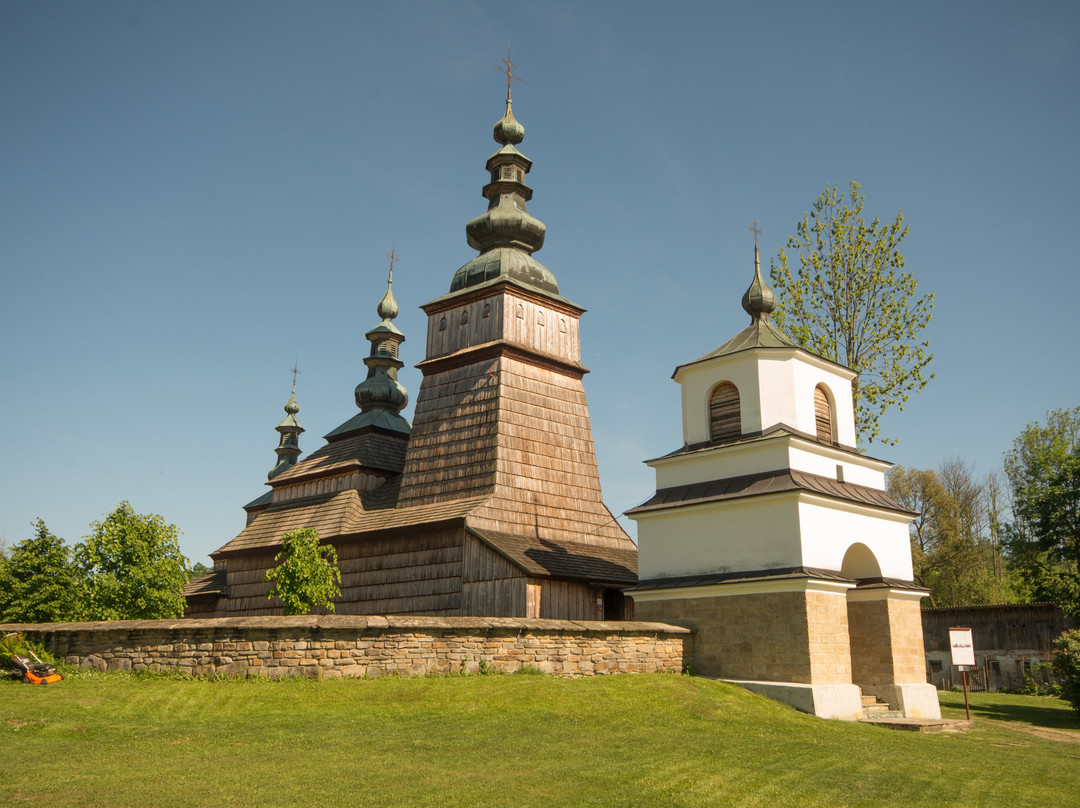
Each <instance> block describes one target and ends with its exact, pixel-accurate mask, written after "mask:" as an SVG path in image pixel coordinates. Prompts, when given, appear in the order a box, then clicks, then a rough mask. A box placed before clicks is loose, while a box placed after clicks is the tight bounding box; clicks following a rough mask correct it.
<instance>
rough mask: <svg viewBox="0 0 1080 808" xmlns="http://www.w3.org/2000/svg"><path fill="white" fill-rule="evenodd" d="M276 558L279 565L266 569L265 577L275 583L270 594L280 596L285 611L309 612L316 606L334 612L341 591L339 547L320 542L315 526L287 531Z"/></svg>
mask: <svg viewBox="0 0 1080 808" xmlns="http://www.w3.org/2000/svg"><path fill="white" fill-rule="evenodd" d="M274 561H276V562H277V566H276V567H275V568H274V569H271V570H267V571H266V580H268V581H273V582H274V585H273V586H272V587H271V588H270V592H269V593H268V594H267V597H268V598H274V597H277V598H280V599H281V601H282V603H284V604H285V614H308V613H309V612H311V611H312V610H313V609H317V608H325V609H328V610H330V611H331V612H332V611H334V604H333V598H336V597H338V596H339V595H340V594H341V588H340V584H341V570H339V569H338V567H337V550H335V549H334V548H333V547H331V546H330V545H325V544H324V545H320V544H319V533H318V531H317V530H315V528H311V527H305V528H301V529H300V530H293V531H292V532H290V533H286V534H285V537H284V539H282V542H281V552H280V553H278V554H277V555H276V556H275V557H274Z"/></svg>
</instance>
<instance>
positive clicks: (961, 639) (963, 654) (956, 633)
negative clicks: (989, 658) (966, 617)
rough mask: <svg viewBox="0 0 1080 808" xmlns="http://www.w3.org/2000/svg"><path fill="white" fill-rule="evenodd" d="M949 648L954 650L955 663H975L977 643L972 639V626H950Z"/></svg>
mask: <svg viewBox="0 0 1080 808" xmlns="http://www.w3.org/2000/svg"><path fill="white" fill-rule="evenodd" d="M949 648H950V649H951V650H952V664H953V665H958V666H959V665H969V666H972V667H974V665H975V644H974V642H973V641H972V639H971V629H970V628H950V629H949Z"/></svg>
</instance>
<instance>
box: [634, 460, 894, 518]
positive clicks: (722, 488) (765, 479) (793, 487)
mask: <svg viewBox="0 0 1080 808" xmlns="http://www.w3.org/2000/svg"><path fill="white" fill-rule="evenodd" d="M787 491H807V492H810V493H814V494H821V495H822V496H826V497H829V498H831V499H839V500H844V501H845V502H854V503H856V504H859V505H869V506H870V507H873V508H881V509H884V510H889V511H894V512H895V513H900V514H904V515H905V516H907V515H909V514H911V513H912V511H909V510H907V509H906V508H904V507H903V506H902V505H901V504H900V503H898V502H897V501H896V500H894V499H893V498H892V497H890V496H889V495H888V494H886V493H885V492H884V491H881V490H880V489H877V488H870V487H869V486H865V485H857V484H855V483H847V482H839V481H838V480H834V479H832V478H831V477H823V476H821V475H819V474H809V473H807V472H805V471H797V470H795V469H779V470H776V471H763V472H760V473H758V474H746V475H742V476H740V477H727V478H725V479H722V480H709V481H706V482H700V483H691V484H689V485H675V486H671V487H670V488H661V489H660V490H658V491H657V492H656V493H655V494H653V496H652V497H651V498H650V499H649V500H647V501H646V502H643V503H642V504H641V505H638V506H637V507H636V508H631V509H630V510H629V511H627V513H628V514H635V513H647V512H649V511H658V510H663V509H665V508H673V507H676V506H683V505H697V504H702V503H706V502H719V501H722V500H728V499H739V498H742V497H755V496H762V495H765V494H779V493H783V492H787Z"/></svg>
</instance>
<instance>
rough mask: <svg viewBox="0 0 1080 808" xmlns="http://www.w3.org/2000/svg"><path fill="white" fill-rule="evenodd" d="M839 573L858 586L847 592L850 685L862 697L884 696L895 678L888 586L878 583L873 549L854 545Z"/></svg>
mask: <svg viewBox="0 0 1080 808" xmlns="http://www.w3.org/2000/svg"><path fill="white" fill-rule="evenodd" d="M840 571H841V573H842V574H843V576H844V577H845V578H852V579H854V580H855V581H856V582H857V584H858V585H857V586H855V587H854V588H852V589H849V590H848V593H847V617H848V641H849V644H850V647H851V683H852V684H856V685H858V686H859V687H860V688H862V692H863V694H864V695H870V694H874V695H883V696H884V695H885V694H886V693H887V687H886V686H887V685H891V684H892V683H893V682H894V681H895V676H894V671H893V663H892V660H893V649H892V631H891V625H890V619H889V600H888V592H889V587H888V586H887V585H886V584H885V583H884V581H882V578H881V564H879V563H878V560H877V557H876V556H875V555H874V551H873V550H871V549H870V548H869V547H867V546H866V545H865V544H862V543H861V542H856V543H854V544H852V545H851V546H850V547H848V549H847V552H845V553H844V561H843V563H842V565H841V567H840Z"/></svg>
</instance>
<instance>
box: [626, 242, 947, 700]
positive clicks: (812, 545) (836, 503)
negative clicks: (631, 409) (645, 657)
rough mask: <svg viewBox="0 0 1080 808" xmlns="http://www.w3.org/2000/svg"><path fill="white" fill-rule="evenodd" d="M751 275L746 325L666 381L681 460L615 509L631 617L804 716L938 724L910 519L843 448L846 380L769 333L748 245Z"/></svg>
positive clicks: (703, 666)
mask: <svg viewBox="0 0 1080 808" xmlns="http://www.w3.org/2000/svg"><path fill="white" fill-rule="evenodd" d="M754 265H755V267H754V280H753V282H752V283H751V284H750V288H749V289H747V291H746V294H745V295H743V300H742V304H743V308H744V309H745V310H746V311H747V313H748V314H749V315H750V319H751V322H750V325H748V326H747V327H746V328H744V329H743V330H742V331H740V332H739V333H738V334H736V335H735V336H734V337H733V338H732V339H730V340H728V341H727V342H726V343H724V344H723V345H722V346H720V347H719V348H717V349H716V350H715V351H713V352H711V353H709V354H707V355H705V356H703V357H701V358H700V359H697V360H695V361H693V362H689V363H687V364H685V365H681V366H679V367H678V368H676V370H675V373H674V376H673V378H674V379H675V381H676V382H678V383H679V385H680V386H681V387H682V417H683V446H682V448H680V449H678V450H676V451H674V452H672V453H670V454H668V455H665V456H663V457H659V458H656V459H654V460H650V461H647V462H648V465H649V466H651V467H652V468H654V469H655V470H656V488H657V490H656V494H655V495H654V496H653V497H652V498H651V499H649V500H648V501H647V502H645V503H643V504H642V505H640V506H638V507H637V508H634V509H632V510H631V511H629V515H630V516H631V518H633V519H634V520H635V521H636V522H637V525H638V548H639V549H638V564H639V570H638V574H639V578H640V583H639V584H638V586H637V588H636V589H635V590H634V591H633V592H632V594H633V596H634V601H635V604H636V614H637V617H638V619H641V620H656V621H662V622H668V623H675V624H680V625H685V626H688V627H691V628H694V629H696V631H697V634H696V636H695V639H694V667H695V669H696V670H697V672H699V673H702V674H705V675H710V676H719V677H722V678H724V679H729V680H732V681H736V682H738V683H740V684H743V685H745V686H747V687H750V688H751V689H754V690H759V691H761V692H764V693H767V694H768V695H771V696H773V697H775V698H778V699H780V700H782V701H786V702H788V703H791V704H793V705H794V706H796V707H798V708H799V709H801V710H804V711H806V712H811V713H814V714H816V715H820V716H824V717H832V718H845V719H854V718H858V717H860V716H861V715H862V712H863V708H862V697H871V698H873V697H877V698H878V699H881V700H882V701H886V702H888V703H889V705H890V708H891V709H892V710H895V711H897V712H901V713H903V714H904V715H905V716H908V717H923V718H935V717H940V712H939V708H938V704H937V691H936V690H935V689H934V687H933V686H932V685H927V684H926V675H925V670H924V662H923V656H924V655H923V646H922V622H921V616H920V612H919V601H920V599H921V598H922V597H923V596H924V595H925V594H926V591H925V590H924V589H921V588H919V587H917V586H916V585H915V584H914V582H913V581H912V577H913V574H912V565H911V549H910V540H909V537H908V536H909V531H908V523H909V521H910V517H911V513H910V512H909V511H907V510H905V509H904V508H902V507H901V506H900V505H899V504H898V503H896V502H895V501H894V500H892V499H891V498H890V497H889V496H888V495H887V494H886V493H885V470H886V469H887V468H888V467H889V464H888V463H886V462H884V461H881V460H876V459H874V458H871V457H868V456H866V455H863V454H860V453H859V452H858V451H857V450H856V449H855V415H854V406H853V399H852V380H853V379H854V378H855V373H854V372H853V371H851V370H850V369H849V368H846V367H844V366H842V365H839V364H837V363H835V362H832V361H829V360H827V359H824V358H822V357H820V356H817V355H815V354H812V353H810V352H809V351H806V350H805V349H803V348H801V347H799V345H798V344H797V343H795V342H794V341H793V340H791V339H790V338H789V337H788V336H787V335H785V334H784V333H783V332H782V331H780V330H779V329H778V328H777V327H776V326H775V325H774V324H773V323H772V322H771V321H770V319H769V314H770V313H771V312H772V311H773V309H774V308H775V306H776V296H775V294H774V293H773V292H772V290H771V289H770V288H769V287H768V286H766V285H765V282H764V280H763V279H762V277H761V266H760V260H759V258H758V254H757V245H756V243H755V247H754ZM860 689H861V692H860Z"/></svg>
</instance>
